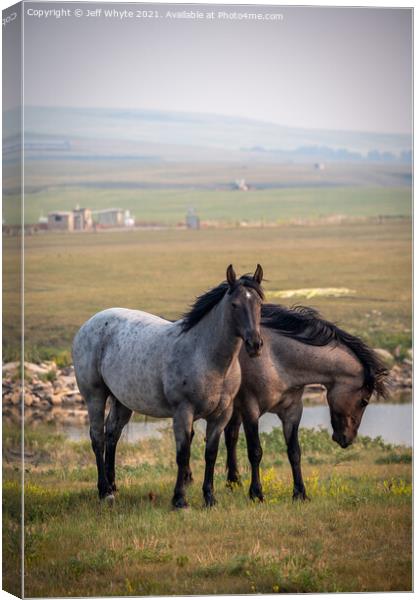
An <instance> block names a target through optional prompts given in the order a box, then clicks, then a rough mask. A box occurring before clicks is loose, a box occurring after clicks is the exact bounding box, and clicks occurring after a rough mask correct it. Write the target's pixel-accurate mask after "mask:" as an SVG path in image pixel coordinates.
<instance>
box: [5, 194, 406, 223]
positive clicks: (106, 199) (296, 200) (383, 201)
mask: <svg viewBox="0 0 419 600" xmlns="http://www.w3.org/2000/svg"><path fill="white" fill-rule="evenodd" d="M77 204H79V205H80V206H87V207H89V208H91V209H94V210H98V209H103V208H113V207H118V208H122V209H125V210H127V209H129V210H130V211H131V212H132V214H133V215H134V216H135V218H136V219H137V220H140V221H146V222H159V223H163V224H166V225H176V224H177V223H184V221H185V215H186V211H187V209H188V208H189V207H194V208H195V209H196V211H197V213H198V214H199V216H200V218H201V219H202V220H204V221H223V222H225V223H230V224H235V223H237V222H240V221H244V220H248V221H258V222H260V221H262V222H263V221H264V222H267V223H284V222H287V221H290V220H293V219H302V218H304V219H316V218H320V217H328V216H330V215H347V216H349V217H370V216H375V215H403V216H410V215H411V190H410V188H409V187H398V188H391V187H365V188H361V187H333V186H332V187H317V188H316V187H305V188H298V187H296V188H283V189H266V190H251V191H249V192H246V193H244V192H240V191H228V190H227V191H226V190H220V189H213V190H199V189H198V190H196V189H195V190H194V189H179V190H170V189H168V190H155V189H154V190H152V189H151V190H142V189H134V190H133V189H124V188H114V189H112V188H111V189H97V188H96V189H95V188H82V187H81V188H77V187H63V188H49V189H47V190H44V191H40V192H37V193H33V194H26V196H25V223H29V224H30V223H37V222H38V219H39V217H40V216H41V214H43V215H44V216H46V215H47V214H48V212H50V211H54V210H72V209H73V208H74V207H75V206H76V205H77ZM18 207H19V202H18V199H17V198H15V197H7V196H6V197H5V201H4V214H3V217H4V219H5V222H6V223H7V224H13V223H16V222H19V213H18Z"/></svg>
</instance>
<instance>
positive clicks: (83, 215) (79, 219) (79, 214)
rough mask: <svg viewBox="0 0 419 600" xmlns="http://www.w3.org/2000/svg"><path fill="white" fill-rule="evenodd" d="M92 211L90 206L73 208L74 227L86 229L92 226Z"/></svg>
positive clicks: (78, 229) (79, 229)
mask: <svg viewBox="0 0 419 600" xmlns="http://www.w3.org/2000/svg"><path fill="white" fill-rule="evenodd" d="M92 223H93V221H92V211H91V210H90V208H78V207H77V208H75V209H74V210H73V227H74V230H75V231H85V230H89V229H91V228H92Z"/></svg>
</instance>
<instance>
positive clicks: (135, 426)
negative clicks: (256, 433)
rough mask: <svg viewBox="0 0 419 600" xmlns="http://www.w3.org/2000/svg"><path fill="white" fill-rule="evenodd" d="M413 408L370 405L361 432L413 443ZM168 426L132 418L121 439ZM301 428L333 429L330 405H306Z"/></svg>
mask: <svg viewBox="0 0 419 600" xmlns="http://www.w3.org/2000/svg"><path fill="white" fill-rule="evenodd" d="M412 424H413V407H412V404H410V403H409V404H392V403H382V404H371V405H370V406H368V408H367V410H366V411H365V413H364V416H363V419H362V423H361V426H360V428H359V434H360V435H367V436H369V437H371V438H375V437H377V436H381V437H382V438H383V440H384V441H385V442H387V443H391V444H403V445H405V446H412V435H413V427H412ZM170 426H171V420H169V419H161V420H159V421H157V420H150V421H146V422H144V421H133V422H131V423H129V424H128V425H127V426H126V427H125V430H124V432H123V434H122V439H123V440H124V441H127V442H129V443H135V442H137V441H138V440H140V439H145V438H149V437H157V438H158V437H160V436H161V435H162V433H161V432H162V431H164V429H165V428H167V427H170ZM259 426H260V431H263V432H266V433H269V432H270V431H272V430H273V429H275V428H278V427H279V428H281V422H280V421H279V419H278V417H277V416H276V415H273V414H266V415H263V417H262V418H261V419H260V422H259ZM301 427H307V428H316V429H317V428H321V427H323V428H327V430H328V431H330V432H332V428H331V425H330V414H329V408H328V407H327V406H326V405H321V406H306V407H305V408H304V411H303V418H302V420H301ZM63 429H64V432H65V433H66V434H67V435H68V437H69V438H70V439H73V440H82V439H88V438H89V430H88V426H87V425H86V426H84V425H83V426H64V428H63ZM195 429H201V430H204V429H205V421H203V420H199V421H197V422H196V423H195Z"/></svg>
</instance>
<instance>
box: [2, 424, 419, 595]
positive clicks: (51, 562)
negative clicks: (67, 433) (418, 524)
mask: <svg viewBox="0 0 419 600" xmlns="http://www.w3.org/2000/svg"><path fill="white" fill-rule="evenodd" d="M3 434H4V438H5V442H4V443H5V447H6V448H8V447H13V445H14V444H15V443H16V442H17V439H18V438H17V437H16V433H15V432H13V431H10V430H5V431H4V432H3ZM301 442H302V450H303V460H302V464H303V473H304V477H305V481H306V486H307V489H308V493H309V495H310V497H311V502H307V503H304V504H301V503H293V502H292V501H291V492H292V483H291V472H290V468H289V465H288V462H287V459H286V454H285V447H284V442H283V439H282V435H281V434H280V432H273V433H271V434H264V435H263V436H262V444H263V447H264V459H263V463H262V464H263V471H262V477H263V484H264V491H265V498H266V502H265V503H264V504H259V503H258V504H253V503H251V502H250V500H248V497H247V486H248V483H249V482H248V478H249V470H248V467H247V460H246V458H245V452H246V451H245V444H244V440H243V439H242V438H240V442H239V460H240V464H241V468H242V474H243V479H244V487H242V488H241V487H236V488H235V489H234V490H233V491H229V490H228V489H227V488H226V487H225V484H224V477H225V474H224V468H223V464H224V461H225V451H224V448H222V450H221V452H220V456H219V459H218V462H217V468H216V477H215V486H216V495H217V498H218V505H217V506H216V507H215V508H214V509H211V510H207V509H204V508H203V506H202V495H201V489H200V488H201V481H202V477H203V460H202V457H203V450H204V439H203V435H202V434H199V433H197V435H196V438H195V439H194V444H193V456H192V467H193V471H194V477H195V483H194V484H193V485H192V486H191V487H190V488H189V490H188V499H189V502H190V505H191V508H190V509H189V510H187V511H180V512H175V511H172V510H171V509H170V498H171V493H172V488H173V484H174V479H175V470H176V466H175V456H174V442H173V439H172V435H171V434H170V432H167V433H166V434H164V436H163V438H162V439H159V440H153V439H149V440H143V441H141V442H139V443H138V444H136V445H129V444H126V443H123V442H121V444H120V447H119V449H118V450H119V452H118V457H117V465H118V468H117V479H118V482H119V486H120V492H119V494H118V496H117V501H116V504H115V507H114V508H113V509H109V508H107V507H105V506H101V505H100V504H99V501H98V500H97V497H96V490H95V477H96V473H95V471H96V468H95V465H94V457H93V453H92V451H91V449H90V444H89V443H88V442H80V443H74V442H70V441H67V440H65V438H63V437H62V436H60V435H57V434H55V433H54V430H52V429H47V428H39V429H32V430H31V431H28V436H27V439H26V444H27V446H26V450H27V452H28V455H30V456H31V457H32V458H31V459H30V460H27V461H26V465H25V471H26V473H25V489H26V496H25V516H26V521H25V548H26V553H25V593H26V595H28V596H32V597H48V596H81V595H87V596H91V595H95V596H102V595H104V596H108V595H125V594H130V595H149V594H170V595H171V594H222V593H224V594H225V593H241V594H242V593H272V592H326V591H327V592H336V591H378V590H383V591H384V590H386V591H390V590H410V589H411V587H412V580H411V516H412V515H411V493H412V486H411V465H409V464H406V463H407V461H406V460H404V459H403V460H401V461H400V462H395V461H393V460H391V461H389V462H385V461H381V462H380V461H379V459H380V458H383V457H388V456H395V455H399V456H411V452H410V451H409V450H407V449H406V448H397V447H393V446H389V445H388V444H384V443H383V442H382V441H381V440H380V439H377V440H369V439H368V438H361V439H359V440H358V442H357V443H356V444H355V445H354V446H353V447H352V448H351V449H349V450H347V451H344V450H342V449H340V448H338V446H337V445H336V444H334V443H333V442H332V441H331V439H330V437H329V435H328V434H327V433H326V432H325V431H321V432H317V433H315V432H313V431H305V430H302V431H301ZM37 457H38V460H37V459H36V458H37ZM310 458H312V459H313V458H317V460H321V461H322V462H321V466H318V465H313V464H310V460H309V459H310ZM278 459H280V460H278ZM150 492H152V493H153V498H154V499H153V501H152V502H150V499H149V493H150ZM3 497H4V508H3V515H4V532H5V533H4V539H5V544H4V546H3V552H4V559H5V565H6V567H10V568H9V569H6V570H5V573H7V575H6V577H5V580H4V587H5V588H6V589H8V587H9V586H10V585H11V581H12V579H13V577H14V576H15V575H16V573H15V572H14V571H13V565H14V566H15V569H16V568H17V565H16V553H17V552H18V547H17V540H18V535H17V532H18V523H19V515H18V511H17V510H16V504H17V502H18V498H19V483H18V473H17V472H16V471H15V470H14V466H13V464H12V463H9V464H8V465H6V468H5V478H4V496H3ZM366 565H368V568H366Z"/></svg>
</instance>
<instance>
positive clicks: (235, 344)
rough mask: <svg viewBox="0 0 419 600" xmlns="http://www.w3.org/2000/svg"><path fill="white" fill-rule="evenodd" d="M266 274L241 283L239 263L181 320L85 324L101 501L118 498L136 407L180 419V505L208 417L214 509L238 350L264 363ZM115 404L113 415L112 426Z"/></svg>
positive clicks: (119, 317)
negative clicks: (126, 434) (125, 439)
mask: <svg viewBox="0 0 419 600" xmlns="http://www.w3.org/2000/svg"><path fill="white" fill-rule="evenodd" d="M262 277H263V271H262V268H261V266H260V265H258V266H257V268H256V271H255V273H254V275H253V277H251V276H243V277H241V278H239V279H237V278H236V275H235V273H234V270H233V267H232V266H231V265H230V266H229V267H228V269H227V280H226V281H224V282H223V283H221V284H220V285H218V286H217V287H216V288H214V289H212V290H210V291H209V292H207V293H206V294H203V295H202V296H201V297H199V298H198V299H197V301H196V302H195V304H194V306H193V307H192V309H191V310H190V312H189V313H187V314H186V315H185V316H184V318H182V319H180V320H179V321H176V322H174V323H172V322H170V321H166V320H164V319H161V318H159V317H157V316H154V315H151V314H149V313H145V312H141V311H137V310H128V309H125V308H111V309H109V310H105V311H102V312H100V313H97V314H96V315H94V316H93V317H92V318H91V319H89V320H88V321H87V322H86V323H84V325H83V326H82V327H81V328H80V330H79V331H78V333H77V335H76V337H75V339H74V343H73V361H74V367H75V373H76V378H77V383H78V386H79V389H80V392H81V394H82V395H83V397H84V399H85V401H86V404H87V408H88V412H89V420H90V436H91V440H92V447H93V451H94V453H95V455H96V463H97V470H98V490H99V496H100V498H104V499H108V500H110V501H111V502H112V501H113V498H114V496H113V493H114V491H115V489H116V487H115V450H116V445H117V442H118V439H119V437H120V435H121V432H122V429H123V427H124V426H125V424H126V423H127V422H128V421H129V419H130V417H131V414H132V411H136V412H139V413H142V414H144V415H149V416H151V417H162V418H163V417H172V418H173V429H174V434H175V438H176V460H177V464H178V476H177V481H176V485H175V489H174V495H173V499H172V503H173V505H174V506H175V507H176V508H183V507H186V506H187V502H186V498H185V483H186V482H187V480H188V477H189V476H190V469H189V458H190V444H191V440H192V436H193V429H192V426H193V421H194V420H195V419H199V418H204V419H206V421H207V437H206V448H205V463H206V466H205V478H204V484H203V494H204V500H205V504H206V505H207V506H211V505H213V504H214V503H215V498H214V493H213V474H214V465H215V461H216V457H217V452H218V444H219V439H220V435H221V433H222V431H223V430H224V428H225V426H226V425H227V423H228V421H229V420H230V418H231V415H232V412H233V400H234V398H235V396H236V395H237V392H238V390H239V387H240V381H241V376H240V365H239V353H240V351H241V349H242V347H244V348H245V351H246V353H247V355H248V356H249V357H256V356H258V355H259V354H260V351H261V348H262V339H261V335H260V313H261V305H262V300H263V291H262V288H261V282H262ZM108 398H110V400H111V409H110V413H109V416H108V419H107V422H106V426H105V423H104V418H105V405H106V402H107V399H108Z"/></svg>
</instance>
